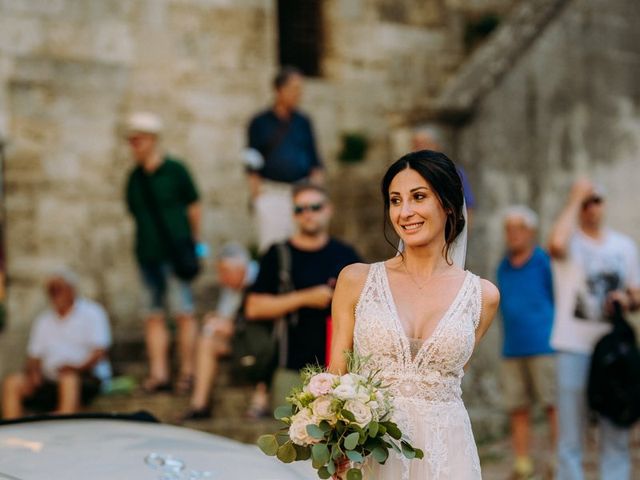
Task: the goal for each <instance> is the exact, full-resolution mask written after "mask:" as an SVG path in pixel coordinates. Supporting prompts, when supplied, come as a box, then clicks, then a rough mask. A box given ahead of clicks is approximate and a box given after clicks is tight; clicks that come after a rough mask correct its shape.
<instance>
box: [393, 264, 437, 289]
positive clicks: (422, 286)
mask: <svg viewBox="0 0 640 480" xmlns="http://www.w3.org/2000/svg"><path fill="white" fill-rule="evenodd" d="M402 266H403V267H404V271H405V272H407V275H409V278H410V279H411V282H412V283H413V284H414V285H415V286H416V287H418V290H422V289H423V288H424V284H422V285H420V283H419V282H417V281H416V279H415V278H413V275H412V274H411V272H410V271H409V269H408V268H407V264H406V262H404V261H403V262H402ZM444 273H445V272H444V271H440V272H438V273H436V274H434V275H432V276H431V277H429V279H428V280H431V279H433V278H435V277H439V276H442V275H443V274H444Z"/></svg>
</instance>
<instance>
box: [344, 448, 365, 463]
mask: <svg viewBox="0 0 640 480" xmlns="http://www.w3.org/2000/svg"><path fill="white" fill-rule="evenodd" d="M347 458H348V459H349V460H351V461H352V462H358V463H362V462H364V457H363V456H362V454H361V453H360V452H357V451H355V450H347Z"/></svg>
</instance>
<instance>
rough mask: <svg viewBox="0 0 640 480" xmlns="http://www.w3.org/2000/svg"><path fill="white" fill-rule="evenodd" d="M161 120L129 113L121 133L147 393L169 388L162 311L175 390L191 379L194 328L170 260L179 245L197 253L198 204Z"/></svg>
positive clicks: (188, 296) (189, 299) (184, 288)
mask: <svg viewBox="0 0 640 480" xmlns="http://www.w3.org/2000/svg"><path fill="white" fill-rule="evenodd" d="M161 132H162V123H161V121H160V119H159V118H158V117H157V116H155V115H153V114H151V113H146V112H139V113H134V114H132V115H131V116H130V117H129V119H128V121H127V125H126V135H127V141H128V142H129V146H130V147H131V153H132V155H133V159H134V161H135V163H136V166H135V168H134V169H133V170H132V171H131V173H130V174H129V179H128V183H127V188H126V201H127V206H128V207H129V211H130V213H131V215H132V216H133V219H134V221H135V226H136V235H135V254H136V259H137V263H138V267H139V269H140V274H141V277H142V280H143V285H144V294H145V296H144V299H143V302H144V305H143V316H144V321H145V343H146V348H147V355H148V357H149V377H148V378H147V379H146V380H145V381H144V383H143V388H144V390H145V391H147V392H149V393H153V392H157V391H169V390H171V382H170V367H169V329H168V328H167V323H166V322H167V318H166V317H167V316H166V313H167V310H168V311H169V312H170V313H172V314H174V315H175V320H176V323H177V327H178V328H177V330H178V338H177V344H178V353H179V356H180V367H179V369H180V371H179V375H178V380H177V382H176V391H178V392H179V393H186V392H188V391H189V390H190V388H191V384H192V381H193V370H194V350H195V339H196V333H197V325H196V320H195V318H194V301H193V292H192V289H191V284H190V280H188V279H185V278H179V277H178V275H177V272H176V266H175V263H174V262H172V259H173V258H175V257H176V255H178V249H182V248H184V247H185V246H186V248H195V246H196V245H198V246H199V248H198V250H199V251H200V252H201V253H202V252H203V248H202V244H198V240H199V238H200V223H201V219H200V217H201V206H200V201H199V195H198V191H197V189H196V186H195V184H194V182H193V179H192V177H191V175H190V174H189V171H188V170H187V168H186V167H185V165H184V164H183V163H182V162H181V161H179V160H177V159H175V158H173V157H171V156H169V155H167V154H165V153H163V152H162V150H161V148H160V134H161Z"/></svg>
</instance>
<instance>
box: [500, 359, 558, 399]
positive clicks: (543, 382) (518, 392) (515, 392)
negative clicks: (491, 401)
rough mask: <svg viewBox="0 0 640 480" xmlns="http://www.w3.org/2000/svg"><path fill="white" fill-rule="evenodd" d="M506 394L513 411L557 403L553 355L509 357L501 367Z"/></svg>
mask: <svg viewBox="0 0 640 480" xmlns="http://www.w3.org/2000/svg"><path fill="white" fill-rule="evenodd" d="M501 377H502V378H501V380H502V391H503V395H504V403H505V407H506V408H507V410H509V411H513V410H518V409H521V408H527V407H530V406H531V405H532V404H533V403H534V402H535V401H537V402H539V403H540V404H541V405H543V406H544V407H550V406H553V405H554V404H555V396H556V375H555V357H554V356H553V355H534V356H531V357H517V358H506V359H504V360H503V362H502V368H501Z"/></svg>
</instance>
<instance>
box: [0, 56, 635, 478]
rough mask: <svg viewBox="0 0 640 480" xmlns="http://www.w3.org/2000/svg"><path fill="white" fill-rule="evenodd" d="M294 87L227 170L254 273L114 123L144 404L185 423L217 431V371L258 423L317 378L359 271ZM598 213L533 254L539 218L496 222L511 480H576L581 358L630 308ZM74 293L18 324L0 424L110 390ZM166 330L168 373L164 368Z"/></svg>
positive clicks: (622, 434) (56, 288)
mask: <svg viewBox="0 0 640 480" xmlns="http://www.w3.org/2000/svg"><path fill="white" fill-rule="evenodd" d="M303 80H304V79H303V76H302V74H301V73H300V72H299V71H297V70H296V69H293V68H285V69H283V70H282V71H281V72H279V73H278V75H277V76H276V78H275V79H274V82H273V89H274V102H273V104H272V105H271V106H270V107H269V108H267V109H266V110H264V111H262V112H260V113H258V114H257V115H256V116H255V117H254V118H253V119H251V120H250V122H249V123H248V127H247V148H246V149H245V150H244V152H243V154H242V159H243V165H244V168H245V169H246V173H247V175H246V177H247V188H248V190H249V194H250V198H251V208H252V211H253V217H254V219H255V226H256V232H257V245H258V249H257V250H258V256H257V257H258V258H252V255H251V254H250V252H249V250H248V249H247V247H246V246H244V245H242V244H241V243H238V242H231V243H227V244H225V245H222V246H216V247H215V248H211V249H210V248H209V246H208V245H207V243H206V242H205V241H204V239H203V238H202V233H201V223H202V205H201V202H200V194H199V192H198V188H197V182H196V181H195V179H194V178H193V176H192V175H191V173H190V172H189V170H188V168H187V166H186V163H185V162H184V161H182V160H181V159H178V158H175V157H173V156H171V155H168V154H167V153H165V151H164V150H163V145H162V144H161V138H162V132H163V124H162V120H161V119H160V118H159V117H157V116H156V115H154V114H151V113H147V112H137V113H134V114H132V115H131V116H130V117H129V118H128V121H127V124H126V141H127V142H128V145H129V147H130V151H131V156H132V158H133V160H134V162H135V166H134V168H133V169H132V171H131V173H130V175H129V178H128V181H127V185H126V199H125V201H126V205H127V207H128V210H129V212H130V214H131V217H132V218H133V220H134V222H135V226H136V229H135V231H136V234H135V252H134V255H135V259H136V263H137V265H138V267H139V272H140V279H141V285H142V289H141V291H142V293H143V298H141V299H140V302H141V306H142V310H141V317H142V319H143V321H144V337H145V346H146V355H147V358H148V364H149V368H148V375H147V378H145V379H144V380H143V381H142V383H141V388H142V390H144V392H146V393H147V394H149V395H151V394H154V393H156V392H175V393H176V394H181V395H190V407H189V409H188V410H187V411H186V412H183V413H182V414H181V419H182V420H201V419H208V418H211V417H212V416H215V414H216V412H215V411H213V409H212V404H211V398H212V395H213V391H214V388H215V386H216V379H217V377H218V373H219V370H220V360H221V359H222V358H230V364H231V368H232V372H233V375H234V379H235V380H236V381H243V382H249V383H251V384H252V385H253V393H252V396H251V398H250V399H249V401H248V405H249V407H248V409H247V412H246V415H247V416H248V417H252V418H259V417H262V416H268V415H270V411H271V408H272V406H275V405H278V404H279V403H281V401H282V400H283V399H284V397H285V396H286V394H287V392H288V391H290V389H291V388H292V386H295V385H297V384H299V382H300V378H299V370H300V369H301V368H303V367H304V366H305V365H306V364H309V363H319V364H321V365H322V364H326V363H328V358H327V357H328V353H327V352H328V344H329V342H330V339H331V315H330V305H331V299H332V293H333V286H334V284H335V281H336V278H337V276H338V274H339V272H340V270H341V269H342V268H343V267H345V266H346V265H349V264H351V263H354V262H358V261H360V258H359V255H358V253H357V252H356V250H355V249H354V248H353V247H352V246H350V245H347V244H346V243H344V242H342V241H340V240H338V239H335V238H333V237H331V236H330V235H329V223H330V221H331V217H332V215H333V213H334V212H333V207H332V204H331V200H330V196H329V194H328V192H327V190H326V188H325V172H324V168H323V162H322V160H321V158H320V156H319V154H318V151H317V148H316V141H315V137H314V132H313V128H312V122H311V120H310V119H309V117H308V116H306V115H305V114H304V113H302V112H301V111H300V110H299V109H298V104H299V102H300V99H301V94H302V89H303ZM442 145H443V141H442V138H441V135H440V132H439V131H438V129H437V128H435V127H433V126H422V127H420V128H417V129H416V130H415V131H414V132H413V138H412V148H413V149H414V150H422V149H429V150H441V149H442ZM459 174H460V176H461V178H462V180H463V187H464V194H465V202H466V207H467V209H468V212H469V214H468V218H469V220H470V224H471V226H472V223H471V221H472V219H473V212H474V210H475V209H476V208H477V201H476V200H477V199H476V198H475V197H474V195H473V192H472V189H471V186H470V185H471V184H470V182H469V180H468V178H467V174H466V173H465V172H464V170H463V169H462V168H461V167H459ZM606 197H607V196H606V192H605V191H604V189H603V188H602V187H601V186H599V185H597V184H595V183H593V182H591V181H590V180H588V179H578V180H577V181H576V183H575V185H574V186H573V189H572V191H571V193H570V195H569V198H568V200H567V203H566V205H565V206H564V208H563V210H562V212H561V213H560V215H559V217H558V218H557V219H556V221H555V223H554V225H553V227H552V229H551V234H550V236H549V238H548V239H546V240H541V239H539V238H538V215H537V214H536V212H534V211H533V210H532V209H531V208H530V207H528V206H525V205H514V206H511V207H509V208H508V209H507V210H506V211H505V212H504V215H503V227H504V241H505V254H504V258H503V259H502V260H501V262H500V263H499V265H497V266H496V275H497V280H498V285H499V288H500V291H501V297H502V299H501V316H502V332H503V348H502V357H503V360H502V364H501V374H500V377H501V385H502V391H503V398H504V406H505V410H506V411H507V412H508V414H509V418H510V426H511V434H512V440H513V449H514V453H515V464H514V466H513V471H514V475H515V476H516V478H522V479H525V478H531V477H532V475H534V473H535V471H536V470H539V469H540V468H544V469H547V470H549V471H553V472H555V473H554V475H555V478H558V479H561V480H563V479H581V478H583V473H582V461H583V438H584V434H585V425H586V424H587V420H589V419H590V410H589V406H588V402H587V388H588V377H589V369H590V364H591V363H590V362H591V360H592V353H593V351H594V349H595V348H596V345H597V344H598V342H599V340H600V339H602V338H603V337H604V336H605V335H607V334H608V333H609V332H610V331H611V328H612V327H611V321H610V319H611V318H612V315H613V313H614V310H615V308H614V304H617V305H620V306H621V307H622V310H623V311H629V310H636V309H637V308H638V307H640V290H639V288H640V276H639V275H640V272H639V270H638V268H639V264H638V253H637V246H636V245H635V243H634V242H633V241H632V240H631V239H630V238H629V237H627V236H625V235H624V234H623V233H620V232H617V231H614V230H612V229H610V228H608V227H607V226H606V222H605V210H606V208H607V205H606ZM480 201H481V199H480ZM471 235H473V231H472V232H471ZM210 250H212V251H213V252H214V254H213V255H211V253H210ZM211 257H213V258H211ZM210 261H212V263H213V266H214V268H215V271H216V278H217V283H218V298H217V304H216V307H215V308H214V309H213V310H212V311H210V312H207V313H205V314H204V315H203V316H202V318H201V319H197V318H196V312H197V311H199V310H198V309H197V308H196V307H197V305H196V303H195V300H194V294H193V289H192V285H193V281H194V279H195V278H196V277H197V275H198V274H199V272H200V269H201V268H202V267H203V265H205V264H206V263H207V262H210ZM80 291H81V288H80V285H79V282H78V279H77V277H76V275H75V274H74V272H73V271H71V270H69V269H67V268H60V269H58V270H56V271H54V272H51V274H50V275H49V276H48V278H47V279H46V281H45V292H46V294H47V297H48V299H49V303H50V306H49V308H48V309H47V310H45V311H43V312H42V313H41V314H40V315H39V316H38V317H37V318H36V319H35V322H34V323H33V326H32V330H31V335H30V339H29V343H28V347H27V354H28V359H27V363H26V366H25V368H24V370H23V371H22V372H18V373H14V374H11V375H9V376H8V377H7V378H5V379H4V382H3V387H2V414H3V417H4V418H16V417H20V416H22V415H24V414H25V413H26V412H33V411H54V412H57V413H74V412H78V411H79V410H80V409H81V408H83V406H87V405H89V403H90V401H91V400H92V399H93V398H94V397H95V396H96V395H98V394H100V392H103V391H105V390H107V389H108V388H109V385H110V382H111V378H112V375H111V368H110V364H109V355H108V352H109V349H110V346H111V334H110V330H109V320H108V316H107V313H106V312H105V310H104V309H103V308H102V307H101V306H100V305H98V304H97V303H95V302H94V301H92V300H89V299H87V298H84V297H82V296H81V295H80ZM170 322H174V325H175V329H172V328H170ZM174 330H175V337H176V338H175V343H176V349H175V351H176V352H177V356H178V361H177V362H176V364H177V369H176V371H175V372H174V371H172V370H173V369H172V368H171V365H172V362H171V361H170V358H169V352H170V351H171V349H170V345H171V341H172V340H171V335H172V332H173V331H174ZM534 405H540V406H541V407H542V408H543V409H544V411H545V413H546V420H547V421H548V425H549V434H550V442H551V443H552V444H554V445H556V449H555V450H556V452H557V454H556V455H555V456H554V457H553V458H550V459H549V464H548V465H544V466H538V465H534V462H533V460H532V455H531V451H530V437H531V422H532V420H531V418H532V413H531V412H532V407H533V406H534ZM598 428H599V431H600V448H601V456H600V463H601V478H602V479H605V480H606V479H616V480H619V479H626V478H631V477H630V475H631V465H630V454H629V425H621V424H620V422H618V423H616V422H614V421H611V420H610V419H608V418H605V417H604V416H602V415H600V416H599V417H598Z"/></svg>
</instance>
